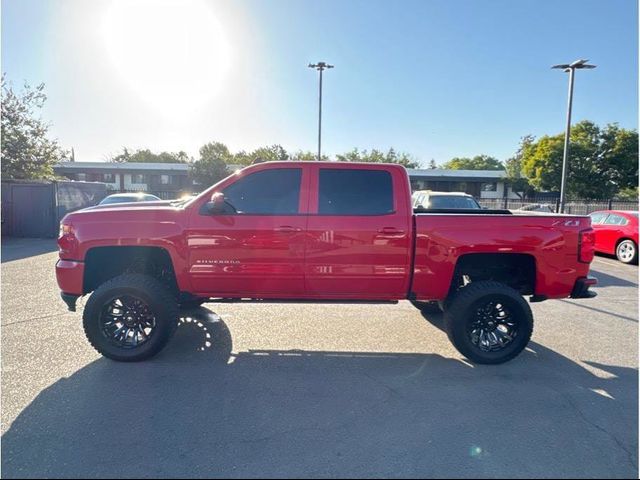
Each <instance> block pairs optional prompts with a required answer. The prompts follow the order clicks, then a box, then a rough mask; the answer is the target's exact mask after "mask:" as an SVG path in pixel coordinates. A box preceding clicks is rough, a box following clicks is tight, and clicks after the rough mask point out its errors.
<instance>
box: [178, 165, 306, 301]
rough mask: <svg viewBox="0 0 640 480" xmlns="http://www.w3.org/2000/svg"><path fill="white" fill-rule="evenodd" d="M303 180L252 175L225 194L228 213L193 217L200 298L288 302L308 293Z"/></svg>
mask: <svg viewBox="0 0 640 480" xmlns="http://www.w3.org/2000/svg"><path fill="white" fill-rule="evenodd" d="M303 177H304V176H303V169H302V168H273V167H271V168H269V167H268V166H266V165H265V167H264V168H262V169H260V167H258V169H252V170H250V171H248V172H245V173H244V174H242V175H241V176H239V177H238V179H237V180H236V181H235V182H233V183H231V184H230V185H226V186H225V187H224V188H223V189H222V190H221V192H222V193H224V196H225V200H226V203H227V205H228V209H227V211H225V212H224V213H223V214H217V215H212V214H209V213H207V212H206V211H201V212H199V213H198V214H196V215H194V216H193V217H192V220H191V222H192V224H191V228H190V229H189V234H188V239H187V242H188V247H189V248H188V251H189V256H190V258H189V273H190V278H191V283H192V288H193V290H194V291H195V292H197V294H200V295H205V294H206V295H208V296H212V297H251V296H253V297H256V296H261V297H262V296H264V297H265V298H274V297H281V298H288V297H296V296H299V295H301V294H303V293H304V246H305V244H304V241H305V238H304V235H305V231H306V221H307V216H306V215H305V214H301V213H300V212H302V211H303V209H304V208H306V205H305V204H304V203H305V202H306V200H307V198H306V195H307V193H306V192H307V189H306V188H305V189H303V188H302V185H303V182H304V181H305V180H304V178H303ZM303 190H304V193H301V192H303Z"/></svg>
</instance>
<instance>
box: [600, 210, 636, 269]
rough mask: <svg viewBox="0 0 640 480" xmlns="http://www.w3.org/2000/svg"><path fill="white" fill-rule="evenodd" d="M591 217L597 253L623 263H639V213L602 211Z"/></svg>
mask: <svg viewBox="0 0 640 480" xmlns="http://www.w3.org/2000/svg"><path fill="white" fill-rule="evenodd" d="M589 216H590V217H591V225H592V226H593V229H594V230H595V234H596V244H595V248H596V252H601V253H608V254H610V255H615V256H616V257H618V260H620V261H621V262H622V263H637V262H638V212H631V211H623V210H602V211H599V212H593V213H592V214H591V215H589Z"/></svg>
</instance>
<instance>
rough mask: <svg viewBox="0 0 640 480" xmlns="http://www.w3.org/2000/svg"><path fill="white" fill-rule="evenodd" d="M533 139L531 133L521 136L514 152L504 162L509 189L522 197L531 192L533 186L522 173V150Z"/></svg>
mask: <svg viewBox="0 0 640 480" xmlns="http://www.w3.org/2000/svg"><path fill="white" fill-rule="evenodd" d="M534 140H535V139H534V137H533V136H532V135H526V136H524V137H522V138H521V139H520V146H519V147H518V151H517V152H516V154H515V155H514V156H513V157H511V158H508V159H507V160H506V161H505V162H504V166H505V171H506V172H507V177H506V180H507V183H508V184H509V185H510V186H511V189H512V190H513V191H514V192H515V193H516V194H517V195H519V196H520V198H523V197H524V196H525V195H527V194H531V193H533V191H534V189H533V186H532V185H531V183H529V179H528V178H527V177H526V176H524V175H523V173H522V168H523V167H522V161H523V157H524V151H525V149H527V148H528V147H529V146H530V145H531V144H532V143H533V141H534Z"/></svg>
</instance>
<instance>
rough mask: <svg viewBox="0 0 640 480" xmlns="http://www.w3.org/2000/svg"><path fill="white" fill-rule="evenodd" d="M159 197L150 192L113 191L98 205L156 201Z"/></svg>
mask: <svg viewBox="0 0 640 480" xmlns="http://www.w3.org/2000/svg"><path fill="white" fill-rule="evenodd" d="M159 200H162V199H161V198H158V197H156V196H155V195H151V194H150V193H114V194H113V195H109V196H108V197H104V198H103V199H102V200H101V201H100V203H99V204H98V205H111V204H113V203H132V202H157V201H159Z"/></svg>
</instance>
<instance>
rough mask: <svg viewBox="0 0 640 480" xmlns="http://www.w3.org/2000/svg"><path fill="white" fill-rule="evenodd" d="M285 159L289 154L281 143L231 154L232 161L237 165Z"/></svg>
mask: <svg viewBox="0 0 640 480" xmlns="http://www.w3.org/2000/svg"><path fill="white" fill-rule="evenodd" d="M285 160H289V154H288V153H287V151H286V150H285V149H284V148H282V146H281V145H271V146H270V147H260V148H257V149H255V150H254V151H253V152H250V153H247V152H245V151H244V150H241V151H240V152H238V153H236V154H235V155H234V156H233V162H234V163H235V164H237V165H252V164H254V163H260V162H276V161H285Z"/></svg>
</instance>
